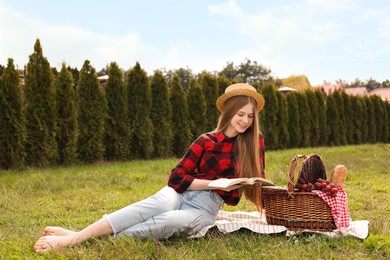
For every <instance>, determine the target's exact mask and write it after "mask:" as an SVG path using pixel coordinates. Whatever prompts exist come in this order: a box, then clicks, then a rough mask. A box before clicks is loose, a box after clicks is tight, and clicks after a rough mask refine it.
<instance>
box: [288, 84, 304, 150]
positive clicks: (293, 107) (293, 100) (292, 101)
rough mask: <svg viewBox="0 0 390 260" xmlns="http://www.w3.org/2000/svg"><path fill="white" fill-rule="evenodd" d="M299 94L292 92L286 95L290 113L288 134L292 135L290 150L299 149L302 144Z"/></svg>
mask: <svg viewBox="0 0 390 260" xmlns="http://www.w3.org/2000/svg"><path fill="white" fill-rule="evenodd" d="M297 96H298V94H297V93H296V92H290V93H288V94H287V95H286V100H287V107H288V108H287V111H288V118H289V124H288V132H289V133H290V144H289V148H292V147H298V146H299V144H300V143H301V139H302V135H301V131H300V120H301V118H300V114H299V107H298V98H297Z"/></svg>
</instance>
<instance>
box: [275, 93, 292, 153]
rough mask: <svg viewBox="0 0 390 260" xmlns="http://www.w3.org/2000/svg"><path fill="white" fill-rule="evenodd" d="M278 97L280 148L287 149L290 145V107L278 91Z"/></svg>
mask: <svg viewBox="0 0 390 260" xmlns="http://www.w3.org/2000/svg"><path fill="white" fill-rule="evenodd" d="M276 97H277V99H278V114H277V122H278V125H279V127H278V128H279V129H278V133H277V136H278V138H279V139H278V148H282V149H284V148H287V147H288V145H289V143H290V133H289V132H288V125H289V118H288V110H287V109H288V107H287V101H286V97H285V96H284V95H283V94H282V92H280V91H276Z"/></svg>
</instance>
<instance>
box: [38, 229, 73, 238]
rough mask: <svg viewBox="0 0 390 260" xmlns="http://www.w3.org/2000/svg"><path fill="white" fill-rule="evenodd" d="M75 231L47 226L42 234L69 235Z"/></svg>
mask: <svg viewBox="0 0 390 260" xmlns="http://www.w3.org/2000/svg"><path fill="white" fill-rule="evenodd" d="M73 233H75V231H72V230H68V229H65V228H61V227H46V228H45V229H44V230H43V234H42V236H67V235H70V234H73Z"/></svg>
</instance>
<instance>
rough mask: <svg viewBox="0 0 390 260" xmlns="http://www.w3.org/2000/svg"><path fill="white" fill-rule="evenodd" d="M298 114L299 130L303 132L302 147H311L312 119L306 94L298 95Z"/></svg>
mask: <svg viewBox="0 0 390 260" xmlns="http://www.w3.org/2000/svg"><path fill="white" fill-rule="evenodd" d="M297 102H298V113H299V117H300V120H299V129H300V131H301V142H300V144H299V146H300V147H308V146H309V145H310V135H311V133H310V129H311V127H312V126H311V122H312V121H311V118H310V108H309V105H308V103H307V98H306V95H305V93H304V92H300V93H297Z"/></svg>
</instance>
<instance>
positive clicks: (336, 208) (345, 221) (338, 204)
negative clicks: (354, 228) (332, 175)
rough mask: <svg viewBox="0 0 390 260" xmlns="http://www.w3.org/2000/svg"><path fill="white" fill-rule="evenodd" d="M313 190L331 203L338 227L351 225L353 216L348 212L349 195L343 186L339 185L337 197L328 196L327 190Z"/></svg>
mask: <svg viewBox="0 0 390 260" xmlns="http://www.w3.org/2000/svg"><path fill="white" fill-rule="evenodd" d="M312 192H314V193H316V194H317V195H318V196H319V197H320V198H321V199H323V200H324V201H325V202H326V203H327V204H328V205H329V207H330V208H331V210H332V217H333V219H334V222H335V224H336V228H337V229H340V228H343V227H349V225H350V224H351V218H350V217H349V212H348V197H347V194H346V193H345V192H344V190H343V189H342V188H341V187H338V191H337V196H336V197H330V196H327V195H326V194H325V192H323V191H320V190H313V191H312Z"/></svg>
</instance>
